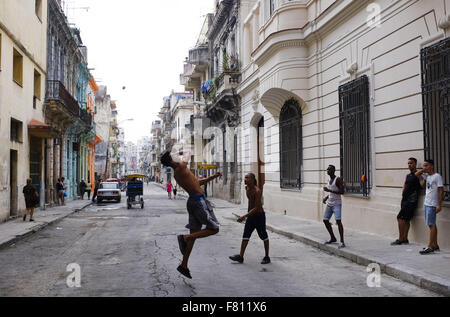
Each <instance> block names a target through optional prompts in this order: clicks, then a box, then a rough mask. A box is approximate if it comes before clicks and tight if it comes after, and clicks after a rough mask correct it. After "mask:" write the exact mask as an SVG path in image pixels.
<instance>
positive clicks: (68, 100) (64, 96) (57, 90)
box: [45, 80, 80, 116]
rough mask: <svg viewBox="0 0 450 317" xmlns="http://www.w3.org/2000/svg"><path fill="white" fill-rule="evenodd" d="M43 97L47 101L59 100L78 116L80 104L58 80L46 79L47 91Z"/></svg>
mask: <svg viewBox="0 0 450 317" xmlns="http://www.w3.org/2000/svg"><path fill="white" fill-rule="evenodd" d="M45 98H46V100H47V101H57V102H60V103H61V104H63V105H64V106H65V107H66V109H67V110H68V111H69V112H70V113H71V114H73V115H74V116H79V114H80V106H79V104H78V102H77V101H76V100H75V98H73V97H72V95H71V94H70V93H69V92H68V91H67V89H66V87H64V85H63V84H62V83H61V82H60V81H57V80H48V81H47V92H46V97H45Z"/></svg>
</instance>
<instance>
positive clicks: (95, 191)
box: [92, 180, 100, 203]
mask: <svg viewBox="0 0 450 317" xmlns="http://www.w3.org/2000/svg"><path fill="white" fill-rule="evenodd" d="M99 188H100V180H96V181H95V187H94V195H92V202H93V203H95V199H96V198H97V193H98V189H99Z"/></svg>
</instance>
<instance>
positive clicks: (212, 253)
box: [0, 185, 437, 297]
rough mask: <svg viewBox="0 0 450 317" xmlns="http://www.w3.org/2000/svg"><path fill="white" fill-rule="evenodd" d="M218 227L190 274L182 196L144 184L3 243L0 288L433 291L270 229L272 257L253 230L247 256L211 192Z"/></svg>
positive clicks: (169, 292) (227, 210)
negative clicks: (372, 282) (183, 247)
mask: <svg viewBox="0 0 450 317" xmlns="http://www.w3.org/2000/svg"><path fill="white" fill-rule="evenodd" d="M213 203H214V204H215V206H216V210H215V212H216V215H217V217H218V219H219V221H220V222H221V224H222V226H221V230H220V232H219V234H218V235H216V236H213V237H209V238H206V239H203V240H198V241H197V242H196V245H195V246H194V250H193V252H192V255H191V260H190V269H191V273H192V275H193V279H192V280H188V279H186V278H184V277H182V276H181V275H180V274H179V273H178V272H177V271H176V268H177V266H178V265H179V263H180V261H181V254H180V252H179V249H178V244H177V239H176V236H177V234H180V233H187V230H186V229H185V228H184V226H185V225H186V223H187V219H188V216H187V212H186V200H185V199H179V200H176V201H175V200H168V199H167V194H166V193H165V192H164V191H163V190H162V189H161V188H160V187H157V186H155V185H149V186H146V195H145V209H144V210H142V209H140V208H139V209H138V208H137V207H136V208H134V209H132V210H127V209H126V206H125V199H123V200H122V204H114V203H106V204H102V205H100V206H97V205H95V206H91V207H89V208H86V209H85V210H83V211H81V212H79V213H75V214H73V215H71V216H69V217H67V218H65V219H64V220H62V221H61V222H59V223H57V224H55V225H51V226H49V227H47V228H46V229H44V230H42V231H40V232H38V233H36V234H34V235H32V236H29V237H28V238H26V239H24V240H21V241H19V242H18V243H16V244H15V245H13V246H11V247H9V248H7V249H3V250H1V251H0V268H1V270H0V296H64V297H65V296H75V297H76V296H102V297H111V296H113V297H116V296H121V297H134V296H138V297H142V296H145V297H280V296H281V297H303V296H305V297H315V296H326V297H328V296H330V297H335V296H364V297H382V296H396V297H397V296H437V295H436V294H434V293H432V292H430V291H426V290H423V289H421V288H419V287H417V286H414V285H412V284H409V283H406V282H402V281H400V280H397V279H394V278H392V277H389V276H387V275H382V278H381V285H382V286H381V287H380V288H369V287H368V286H367V283H366V280H367V276H368V273H366V268H365V267H362V266H359V265H357V264H354V263H351V262H349V261H347V260H345V259H342V258H338V257H335V256H333V255H329V254H326V253H323V252H321V251H320V250H317V249H315V248H312V247H310V246H306V245H303V244H302V243H300V242H297V241H294V240H291V239H288V238H286V237H283V236H280V235H277V234H274V233H270V232H269V237H270V241H271V258H272V263H271V264H270V265H266V266H263V265H261V264H260V261H261V259H262V258H263V255H264V249H263V244H262V242H261V241H260V240H259V239H258V236H257V235H256V233H254V235H253V237H252V240H251V241H250V244H249V247H248V249H247V253H246V257H245V262H244V264H235V263H231V261H230V260H229V259H228V256H230V255H234V254H237V253H239V248H240V243H241V237H242V232H243V225H242V224H238V223H237V222H236V221H235V218H234V216H233V215H232V213H242V211H241V209H242V208H241V207H238V206H235V205H232V204H230V203H228V202H224V201H221V200H213ZM71 263H77V264H78V265H79V266H80V268H81V287H79V288H70V287H68V285H67V283H66V280H67V278H68V276H69V274H70V272H67V271H66V268H67V265H69V264H71Z"/></svg>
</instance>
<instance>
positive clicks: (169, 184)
mask: <svg viewBox="0 0 450 317" xmlns="http://www.w3.org/2000/svg"><path fill="white" fill-rule="evenodd" d="M166 190H167V194H168V195H169V199H172V183H171V182H170V181H168V182H167V187H166Z"/></svg>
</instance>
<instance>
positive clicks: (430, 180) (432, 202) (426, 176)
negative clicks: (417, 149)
mask: <svg viewBox="0 0 450 317" xmlns="http://www.w3.org/2000/svg"><path fill="white" fill-rule="evenodd" d="M416 176H417V177H419V178H420V185H421V186H422V187H424V188H426V194H425V221H426V223H427V226H429V227H430V242H429V244H428V247H427V248H425V249H424V250H423V251H421V252H420V254H422V255H426V254H431V253H434V252H435V251H439V245H438V242H437V235H438V231H437V226H436V216H437V214H439V213H440V212H441V210H442V202H443V201H444V185H443V183H442V177H441V175H439V174H438V173H436V172H435V171H434V161H433V160H426V161H425V162H424V163H423V170H421V171H419V172H417V173H416Z"/></svg>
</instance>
